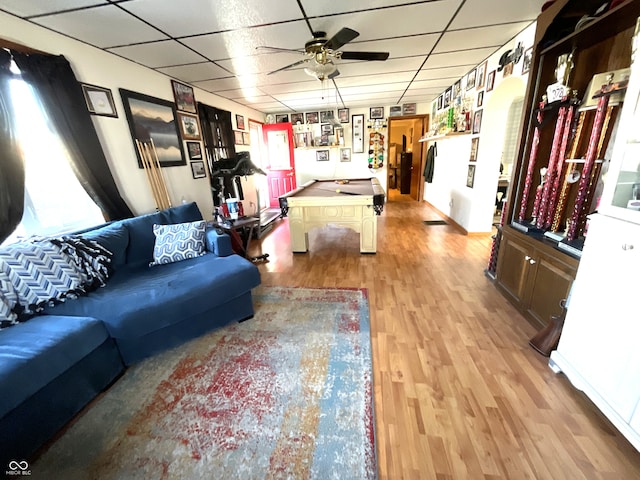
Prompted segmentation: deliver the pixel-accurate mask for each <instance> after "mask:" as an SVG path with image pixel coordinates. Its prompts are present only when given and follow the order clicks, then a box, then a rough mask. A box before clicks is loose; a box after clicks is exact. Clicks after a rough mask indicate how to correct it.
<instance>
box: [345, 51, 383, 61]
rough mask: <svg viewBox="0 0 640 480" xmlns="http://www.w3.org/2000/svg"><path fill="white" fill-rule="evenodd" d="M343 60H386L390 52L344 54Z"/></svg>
mask: <svg viewBox="0 0 640 480" xmlns="http://www.w3.org/2000/svg"><path fill="white" fill-rule="evenodd" d="M340 58H342V59H343V60H380V61H382V60H386V59H387V58H389V52H342V55H341V56H340Z"/></svg>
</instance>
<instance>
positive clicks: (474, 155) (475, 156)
mask: <svg viewBox="0 0 640 480" xmlns="http://www.w3.org/2000/svg"><path fill="white" fill-rule="evenodd" d="M478 143H480V137H473V138H472V139H471V154H470V155H469V161H470V162H475V161H476V160H477V159H478Z"/></svg>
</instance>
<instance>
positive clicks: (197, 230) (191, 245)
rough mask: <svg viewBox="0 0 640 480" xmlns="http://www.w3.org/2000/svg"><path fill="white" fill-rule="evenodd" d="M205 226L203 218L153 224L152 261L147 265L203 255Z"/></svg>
mask: <svg viewBox="0 0 640 480" xmlns="http://www.w3.org/2000/svg"><path fill="white" fill-rule="evenodd" d="M206 226H207V222H205V221H204V220H199V221H197V222H188V223H178V224H173V225H154V226H153V233H154V235H155V236H156V243H155V246H154V247H153V262H151V263H150V264H149V265H150V266H153V265H163V264H167V263H173V262H179V261H181V260H186V259H187V258H195V257H199V256H200V255H204V254H205V253H206V252H205V241H204V238H205V230H206Z"/></svg>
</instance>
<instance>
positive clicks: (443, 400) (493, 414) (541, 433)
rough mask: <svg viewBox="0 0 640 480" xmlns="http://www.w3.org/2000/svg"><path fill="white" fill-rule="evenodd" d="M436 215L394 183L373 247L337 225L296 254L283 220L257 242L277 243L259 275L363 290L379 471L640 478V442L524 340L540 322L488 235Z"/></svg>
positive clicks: (388, 474) (262, 245) (427, 475)
mask: <svg viewBox="0 0 640 480" xmlns="http://www.w3.org/2000/svg"><path fill="white" fill-rule="evenodd" d="M392 193H393V191H392ZM434 219H439V217H438V214H437V212H436V211H434V210H433V209H431V208H430V207H429V206H428V205H427V204H425V203H418V202H414V201H407V200H405V199H404V198H402V196H400V195H391V201H390V202H389V203H388V204H387V205H386V206H385V209H384V212H383V214H382V216H381V217H379V221H378V253H377V254H375V255H361V254H360V253H359V251H358V249H359V240H358V235H357V234H356V233H355V232H352V231H351V230H348V229H342V228H337V227H325V228H323V229H319V230H315V231H313V232H312V233H311V234H310V251H309V252H308V253H306V254H295V255H294V254H292V253H291V252H290V250H289V229H288V225H287V221H286V219H284V220H279V221H278V222H277V226H276V227H275V228H274V229H273V230H272V231H271V232H270V233H269V234H268V235H266V236H264V237H263V238H262V239H261V240H260V241H254V243H253V246H252V251H251V253H253V254H257V253H259V252H260V251H261V250H262V251H264V252H266V253H269V254H270V258H269V260H270V261H269V262H268V263H264V264H261V265H260V267H259V268H260V272H261V274H262V280H263V283H264V284H265V285H285V286H300V287H366V288H367V289H368V293H369V302H370V313H371V332H372V333H371V336H372V339H371V340H372V346H373V370H374V392H375V393H374V394H375V414H376V436H377V438H376V441H377V453H378V468H379V475H380V478H381V479H400V478H407V479H413V478H416V479H448V478H451V479H466V478H470V479H482V478H484V479H524V478H533V479H573V478H576V479H578V478H579V479H592V478H593V479H599V478H603V479H634V478H640V453H638V452H636V450H635V449H634V448H633V447H632V446H631V445H630V444H629V443H628V442H627V441H626V440H625V439H624V438H623V437H622V436H621V435H620V434H619V433H618V432H617V431H616V430H615V428H614V427H613V426H612V425H611V424H610V423H609V422H608V421H607V420H606V419H605V418H604V416H602V415H601V414H600V412H599V411H598V410H597V409H596V408H595V407H594V406H593V405H592V404H591V402H590V401H589V400H588V399H587V398H586V397H585V396H584V395H583V394H582V393H580V392H579V391H577V390H576V389H574V388H573V387H572V386H571V384H570V383H569V381H568V380H567V379H566V378H565V377H564V376H563V375H555V374H553V372H552V371H551V370H550V369H549V368H548V366H547V359H546V358H544V357H542V356H541V355H539V354H538V353H536V352H535V351H534V350H533V349H532V348H530V347H529V346H528V343H527V342H528V340H529V338H530V337H531V336H533V334H534V333H535V330H534V328H533V327H532V326H531V325H529V324H528V323H527V321H526V320H524V318H523V317H522V316H521V315H520V314H519V313H518V312H517V311H516V310H515V309H514V308H513V307H512V306H511V305H510V304H509V303H508V302H507V301H506V300H505V299H504V298H503V297H502V296H501V295H500V294H499V293H498V292H497V291H496V289H495V287H494V286H493V284H492V283H491V281H490V280H489V279H488V278H486V277H485V275H484V268H485V267H486V263H487V261H488V258H489V251H490V245H491V239H490V235H486V236H485V235H482V236H465V235H463V234H461V233H460V232H459V231H458V230H456V229H455V228H453V227H451V226H425V225H424V224H423V220H434ZM596 354H597V352H594V355H596Z"/></svg>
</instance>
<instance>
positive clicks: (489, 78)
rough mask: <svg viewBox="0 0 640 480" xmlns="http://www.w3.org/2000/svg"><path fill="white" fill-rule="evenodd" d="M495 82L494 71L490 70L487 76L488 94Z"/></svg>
mask: <svg viewBox="0 0 640 480" xmlns="http://www.w3.org/2000/svg"><path fill="white" fill-rule="evenodd" d="M495 81H496V71H495V70H491V71H490V72H489V75H487V92H490V91H491V90H493V84H494V83H495Z"/></svg>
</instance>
